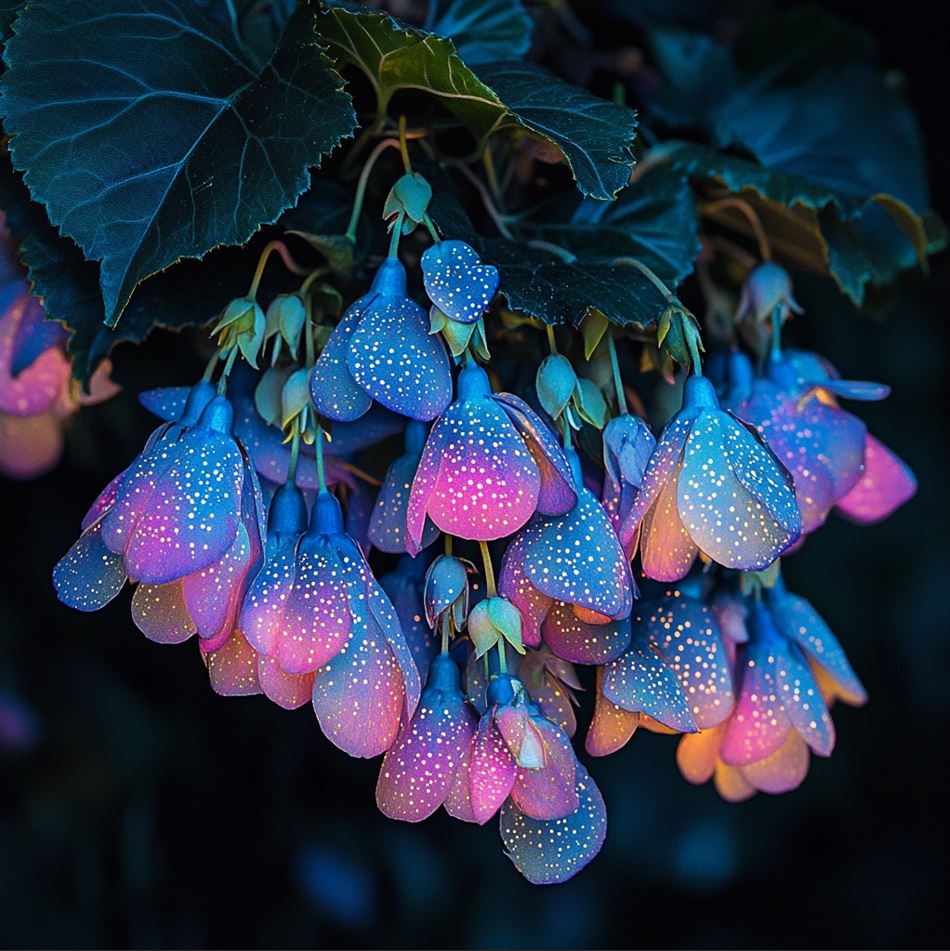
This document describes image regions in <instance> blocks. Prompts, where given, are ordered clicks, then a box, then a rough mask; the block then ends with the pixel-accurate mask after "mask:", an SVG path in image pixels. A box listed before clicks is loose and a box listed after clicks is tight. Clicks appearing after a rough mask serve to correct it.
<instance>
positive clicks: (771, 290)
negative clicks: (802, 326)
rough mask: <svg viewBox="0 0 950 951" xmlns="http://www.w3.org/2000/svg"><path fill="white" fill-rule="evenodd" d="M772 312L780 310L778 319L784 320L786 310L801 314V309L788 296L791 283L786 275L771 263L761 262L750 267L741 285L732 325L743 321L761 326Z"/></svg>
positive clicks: (790, 290) (790, 295) (780, 267)
mask: <svg viewBox="0 0 950 951" xmlns="http://www.w3.org/2000/svg"><path fill="white" fill-rule="evenodd" d="M776 309H779V310H780V314H779V315H778V319H779V320H783V319H784V315H785V313H786V312H787V311H793V312H794V313H796V314H800V313H802V308H801V307H800V306H799V304H798V303H797V302H796V300H795V298H794V297H792V281H791V278H790V277H789V276H788V272H787V271H786V270H785V268H783V267H782V266H781V265H780V264H776V263H775V262H774V261H764V262H763V263H762V264H759V265H757V266H756V267H754V268H753V269H752V270H751V271H750V272H749V273H748V275H747V276H746V279H745V281H744V282H743V285H742V293H741V295H740V297H739V307H738V309H737V310H736V317H735V319H736V323H739V322H741V321H743V320H746V319H751V320H756V321H759V322H760V323H761V322H762V321H765V320H769V319H770V318H771V317H772V316H773V315H774V314H775V311H776Z"/></svg>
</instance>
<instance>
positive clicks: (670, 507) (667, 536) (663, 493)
mask: <svg viewBox="0 0 950 951" xmlns="http://www.w3.org/2000/svg"><path fill="white" fill-rule="evenodd" d="M681 478H682V475H681V473H680V471H679V470H678V469H674V471H673V472H672V474H671V476H670V478H669V480H668V481H667V482H666V483H665V485H664V486H663V487H662V489H661V490H660V492H659V494H658V495H657V497H656V502H655V503H654V505H653V506H652V507H651V508H650V509H649V510H648V511H647V513H646V515H645V516H644V518H643V520H642V522H641V524H640V565H641V567H642V568H643V573H644V574H645V575H646V576H647V577H648V578H652V579H653V580H654V581H679V580H680V579H681V578H685V577H686V575H687V574H688V573H689V569H690V568H692V566H693V562H694V561H695V560H696V556H697V555H698V554H699V548H698V547H697V545H696V543H695V542H694V541H693V539H692V538H691V537H690V534H689V532H687V531H686V527H685V526H684V525H683V521H682V519H681V518H680V513H679V501H678V492H679V481H680V479H681Z"/></svg>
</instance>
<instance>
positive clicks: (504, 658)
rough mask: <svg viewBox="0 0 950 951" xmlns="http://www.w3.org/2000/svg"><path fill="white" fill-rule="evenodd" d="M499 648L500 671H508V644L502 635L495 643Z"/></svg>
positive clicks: (504, 672) (505, 672)
mask: <svg viewBox="0 0 950 951" xmlns="http://www.w3.org/2000/svg"><path fill="white" fill-rule="evenodd" d="M495 646H496V647H497V648H498V673H500V674H507V673H508V645H507V644H506V643H505V639H504V638H503V637H502V638H501V639H500V640H499V641H498V643H497V644H496V645H495Z"/></svg>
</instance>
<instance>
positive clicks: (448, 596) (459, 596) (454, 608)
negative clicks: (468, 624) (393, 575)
mask: <svg viewBox="0 0 950 951" xmlns="http://www.w3.org/2000/svg"><path fill="white" fill-rule="evenodd" d="M474 570H475V569H474V566H473V565H472V563H471V562H470V561H466V560H465V559H464V558H456V557H455V556H454V555H439V556H438V557H437V558H435V559H434V560H433V562H432V564H431V565H429V569H428V571H426V579H425V589H424V604H425V613H426V620H427V621H428V622H429V626H430V627H431V628H432V629H433V630H440V631H442V630H445V631H446V633H450V632H451V631H450V629H451V628H453V627H454V629H455V631H461V630H462V627H463V625H464V624H465V619H466V618H467V617H468V598H469V583H468V576H469V575H470V574H471V573H473V572H474Z"/></svg>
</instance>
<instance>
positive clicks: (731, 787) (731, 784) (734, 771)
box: [713, 760, 756, 802]
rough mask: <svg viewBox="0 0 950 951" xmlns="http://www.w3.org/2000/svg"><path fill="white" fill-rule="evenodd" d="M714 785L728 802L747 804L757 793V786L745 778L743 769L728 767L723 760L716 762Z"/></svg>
mask: <svg viewBox="0 0 950 951" xmlns="http://www.w3.org/2000/svg"><path fill="white" fill-rule="evenodd" d="M713 785H714V786H715V787H716V792H717V793H719V795H720V796H722V798H723V799H725V800H726V802H745V800H746V799H750V798H751V797H752V796H754V795H755V792H756V789H755V786H753V785H752V783H750V782H749V781H748V780H747V779H746V778H745V774H744V771H743V770H742V769H740V768H739V767H738V766H727V765H726V764H725V763H724V762H723V761H722V760H718V761H717V762H716V772H715V774H714V775H713Z"/></svg>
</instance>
